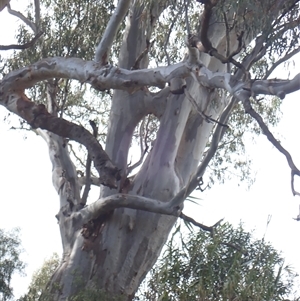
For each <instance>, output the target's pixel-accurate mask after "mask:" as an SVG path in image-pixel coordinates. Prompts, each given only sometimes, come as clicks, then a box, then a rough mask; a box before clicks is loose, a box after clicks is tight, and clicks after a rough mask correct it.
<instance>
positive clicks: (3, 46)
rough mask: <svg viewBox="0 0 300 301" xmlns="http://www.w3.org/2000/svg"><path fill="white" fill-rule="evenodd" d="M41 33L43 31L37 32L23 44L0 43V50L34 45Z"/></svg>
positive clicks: (20, 48)
mask: <svg viewBox="0 0 300 301" xmlns="http://www.w3.org/2000/svg"><path fill="white" fill-rule="evenodd" d="M42 35H43V32H42V31H41V32H39V33H38V34H37V35H36V36H35V37H34V38H33V39H32V40H31V41H30V42H27V43H25V44H23V45H18V44H11V45H0V50H12V49H16V50H24V49H27V48H30V47H32V46H33V45H34V43H35V42H36V41H37V40H38V39H39V37H40V36H42Z"/></svg>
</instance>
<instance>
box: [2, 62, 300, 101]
mask: <svg viewBox="0 0 300 301" xmlns="http://www.w3.org/2000/svg"><path fill="white" fill-rule="evenodd" d="M189 76H193V77H194V78H195V80H197V81H198V82H199V83H200V84H201V85H204V86H206V87H209V88H221V89H225V90H226V91H228V92H229V93H230V94H231V95H234V94H236V93H238V92H239V91H243V90H248V91H250V92H251V94H253V95H257V94H266V95H277V96H279V97H280V98H284V96H285V95H286V94H288V93H292V92H294V91H296V90H299V89H300V73H299V74H298V75H296V76H295V77H294V78H293V79H291V80H277V79H276V80H253V81H242V80H237V79H236V78H235V76H232V75H231V74H229V73H226V72H212V71H210V70H209V69H208V68H206V67H205V66H202V65H200V62H199V65H197V62H195V64H191V63H190V62H189V61H188V62H180V63H177V64H174V65H172V66H166V67H157V68H153V69H140V70H126V69H121V68H118V67H114V66H110V65H106V66H101V65H99V64H96V63H95V62H92V61H84V60H82V59H79V58H74V57H72V58H62V57H54V58H48V59H44V60H41V61H39V62H37V63H35V64H33V65H31V66H29V67H24V68H22V69H20V70H15V71H12V72H10V73H9V74H7V75H6V76H5V77H4V78H3V80H2V81H0V104H2V105H4V106H6V104H5V103H3V101H4V98H5V97H8V95H7V93H8V92H9V91H12V90H17V91H20V90H23V89H26V88H30V87H32V86H33V85H34V84H35V83H37V82H39V81H42V80H46V79H50V78H69V79H77V80H78V81H79V82H81V83H84V82H87V83H90V84H91V85H92V86H93V87H94V88H95V89H97V90H108V89H120V90H126V91H129V92H134V91H135V90H137V89H140V88H142V87H145V86H156V87H160V88H162V87H165V85H166V83H170V82H171V86H172V82H175V81H172V79H176V78H178V79H181V80H183V81H184V79H185V78H187V77H189ZM170 90H171V91H172V90H173V89H172V87H170ZM7 101H8V100H7Z"/></svg>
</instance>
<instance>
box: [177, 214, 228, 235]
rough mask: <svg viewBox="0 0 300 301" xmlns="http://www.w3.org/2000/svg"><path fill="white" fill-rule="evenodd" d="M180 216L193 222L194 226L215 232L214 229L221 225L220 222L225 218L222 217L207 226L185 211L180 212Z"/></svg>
mask: <svg viewBox="0 0 300 301" xmlns="http://www.w3.org/2000/svg"><path fill="white" fill-rule="evenodd" d="M179 217H180V218H182V219H183V220H184V221H186V222H188V223H191V224H193V225H194V226H197V227H199V228H200V229H202V230H203V231H208V232H210V233H213V231H214V229H215V228H216V227H217V226H218V225H220V223H221V222H222V221H223V220H224V218H222V219H220V220H219V221H217V222H216V223H215V224H214V225H213V226H210V227H209V226H206V225H203V224H201V223H198V222H197V221H195V220H194V219H193V218H191V217H189V216H187V215H185V214H183V213H180V215H179Z"/></svg>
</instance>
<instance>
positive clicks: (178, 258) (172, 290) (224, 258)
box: [140, 223, 300, 301]
mask: <svg viewBox="0 0 300 301" xmlns="http://www.w3.org/2000/svg"><path fill="white" fill-rule="evenodd" d="M177 230H179V227H178V228H177ZM297 276H298V275H297V273H295V272H294V271H293V268H292V267H291V266H289V265H287V264H286V263H285V261H284V259H283V257H282V255H281V254H280V252H278V251H276V250H275V249H274V248H273V247H272V246H271V245H270V244H269V243H267V242H266V241H265V240H264V239H261V240H256V239H254V238H253V234H252V233H248V232H246V231H245V230H244V229H243V226H242V225H240V226H239V227H238V228H236V229H234V228H233V226H232V225H230V224H228V223H225V224H223V225H222V226H220V227H218V228H216V229H215V231H214V232H213V233H209V232H204V231H195V232H190V234H189V235H188V236H187V237H183V238H182V236H181V237H180V236H179V235H178V231H175V232H174V234H173V236H172V239H170V240H169V242H168V243H167V245H166V249H165V251H164V254H163V256H162V258H161V259H160V260H159V261H158V263H157V264H156V265H155V268H153V269H152V270H151V272H150V275H149V276H148V277H147V278H148V281H146V282H145V287H144V288H145V291H144V292H142V294H141V298H140V300H161V301H163V300H174V301H175V300H181V301H184V300H237V301H239V300H241V301H245V300H253V301H254V300H290V299H289V298H290V296H292V295H293V294H294V290H295V287H294V286H293V284H294V282H295V278H296V277H297ZM142 290H143V287H142V289H141V291H142ZM299 298H300V297H299ZM299 298H298V299H297V300H299ZM294 300H296V297H295V299H294Z"/></svg>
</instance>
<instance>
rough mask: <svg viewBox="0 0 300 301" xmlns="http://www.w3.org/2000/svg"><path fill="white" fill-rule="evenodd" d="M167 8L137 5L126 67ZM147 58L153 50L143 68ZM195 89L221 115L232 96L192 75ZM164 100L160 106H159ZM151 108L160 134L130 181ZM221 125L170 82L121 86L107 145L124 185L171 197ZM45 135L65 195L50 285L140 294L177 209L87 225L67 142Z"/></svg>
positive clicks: (54, 289)
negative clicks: (139, 129) (135, 139)
mask: <svg viewBox="0 0 300 301" xmlns="http://www.w3.org/2000/svg"><path fill="white" fill-rule="evenodd" d="M161 5H162V4H161ZM161 8H162V6H160V7H159V5H158V7H156V8H154V9H153V10H152V12H151V14H150V15H149V16H147V19H146V20H145V16H143V17H144V19H142V17H141V15H142V13H143V7H139V6H137V5H134V6H133V7H131V13H130V16H129V17H128V23H127V26H126V32H125V35H124V41H123V45H122V48H121V53H120V60H119V66H120V67H121V68H127V69H130V68H131V67H132V66H134V65H135V62H136V59H137V57H138V56H139V55H140V54H141V53H142V52H143V51H144V49H145V48H146V43H147V41H149V40H150V35H151V32H152V29H153V26H154V22H153V20H154V19H155V18H157V17H158V16H159V13H160V9H161ZM154 14H156V15H155V18H153V17H154ZM151 20H152V21H151ZM151 22H152V23H151ZM210 31H211V34H212V35H211V39H212V41H213V42H214V44H215V45H216V46H219V45H221V47H223V43H224V42H223V40H224V36H225V32H224V29H223V28H222V26H219V25H218V24H215V25H214V28H212V29H211V30H210ZM234 46H235V44H234V43H233V46H232V47H234ZM202 56H203V58H202V59H203V61H205V64H206V65H209V66H210V68H211V69H212V70H217V69H218V70H219V71H220V70H224V69H225V67H224V65H223V64H220V62H219V61H217V60H216V59H214V58H211V57H209V56H208V55H206V54H202ZM147 65H148V60H147V57H145V58H144V59H143V60H142V61H141V62H140V66H139V68H146V67H147ZM187 89H188V91H189V93H190V94H191V95H192V96H193V97H194V99H195V100H196V101H197V103H198V104H199V106H200V107H201V110H202V111H205V112H206V114H207V115H209V116H212V117H213V118H218V117H219V116H220V114H221V113H222V111H223V110H224V108H225V106H226V105H227V100H226V97H225V96H224V95H222V94H220V92H216V91H215V90H214V89H207V88H205V87H201V88H200V89H199V84H198V83H195V82H194V81H193V79H191V78H189V79H187ZM157 102H159V103H160V107H159V108H160V110H158V108H157V106H155V103H157ZM161 107H162V108H163V109H161ZM147 114H154V115H155V116H157V117H159V123H160V126H159V130H158V133H157V137H156V140H155V142H154V145H153V147H152V149H151V151H150V153H149V155H148V156H147V158H146V160H145V161H144V163H143V165H142V166H141V168H140V170H139V172H138V173H137V174H136V175H135V176H134V178H133V179H131V182H130V184H129V185H127V186H126V187H125V184H124V181H125V179H126V177H127V174H126V173H127V164H128V161H127V159H128V151H129V148H130V144H131V142H132V136H133V132H134V129H135V127H136V126H137V124H138V123H139V122H140V121H141V120H142V119H143V118H144V117H145V116H146V115H147ZM213 126H214V124H213V123H208V122H207V121H205V120H204V118H202V117H201V116H199V114H198V113H197V112H195V111H194V110H192V105H191V103H190V102H189V101H188V99H187V98H186V97H185V95H184V94H179V95H175V94H172V93H170V90H169V88H168V87H166V88H164V89H163V90H162V91H161V92H159V93H157V94H150V93H149V91H148V90H147V89H141V90H138V91H135V92H133V93H128V92H124V91H120V90H116V91H114V96H113V99H112V107H111V115H110V123H109V129H108V134H107V143H106V152H107V153H108V155H109V156H110V158H111V159H112V161H113V162H114V163H115V164H116V166H117V167H118V168H120V169H121V173H122V179H121V181H120V187H118V189H119V190H120V191H124V190H126V193H128V194H133V195H140V196H145V197H149V198H152V199H156V200H160V201H162V202H166V201H169V200H170V199H172V197H174V195H175V194H176V193H178V192H179V190H180V189H182V188H183V187H184V186H185V185H186V184H187V182H188V181H189V179H190V178H191V176H192V175H193V174H194V173H195V171H196V168H197V165H198V164H199V160H200V159H201V158H202V156H203V153H204V150H205V148H206V145H207V142H208V139H209V137H210V135H211V132H212V129H213ZM43 135H44V136H47V138H46V140H47V141H48V145H49V148H50V157H51V160H52V162H54V163H53V166H54V170H53V172H54V177H53V178H54V186H55V187H56V189H57V191H58V193H59V195H60V200H61V210H60V213H59V214H58V219H59V225H60V231H61V236H62V244H63V252H64V256H63V260H62V263H61V265H60V267H59V268H58V269H57V271H56V273H55V274H54V275H53V277H52V279H51V284H50V285H49V292H51V294H52V297H53V296H54V299H53V300H67V299H68V297H70V296H74V295H75V294H78V293H79V292H80V291H81V290H82V289H83V288H89V289H101V290H103V291H104V292H105V293H106V294H109V296H110V298H112V297H111V296H113V295H115V296H121V297H122V298H124V300H132V298H133V296H134V294H135V292H136V290H137V289H138V287H139V285H140V283H141V282H142V280H143V279H144V277H145V276H146V274H147V273H148V271H149V270H150V269H151V267H152V266H153V265H154V263H155V262H156V260H157V258H158V256H159V254H160V252H161V249H162V247H163V245H164V243H165V242H166V240H167V238H168V235H169V233H170V230H171V228H172V226H173V225H174V223H175V221H176V217H173V216H167V215H161V214H156V213H151V212H147V211H142V210H134V209H127V208H120V209H116V210H114V211H112V212H110V213H109V214H107V215H106V216H104V217H101V218H99V219H96V220H94V221H92V222H90V224H89V225H84V226H83V225H82V221H81V220H80V219H74V218H72V217H71V212H70V206H69V205H70V203H71V204H72V206H74V207H77V208H78V209H79V208H80V201H79V199H80V198H79V197H78V195H79V190H80V188H79V187H78V184H76V183H78V178H77V175H76V172H75V169H74V167H73V164H72V162H71V160H70V158H69V156H68V151H67V147H65V142H64V141H63V139H62V138H60V137H58V136H55V135H53V134H49V133H44V134H43ZM57 161H59V163H57ZM66 171H67V172H66ZM114 193H116V190H113V189H109V188H107V187H106V188H103V189H102V191H101V197H106V196H109V195H112V194H114ZM82 228H83V229H84V230H85V232H83V231H82ZM108 300H112V299H108Z"/></svg>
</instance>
